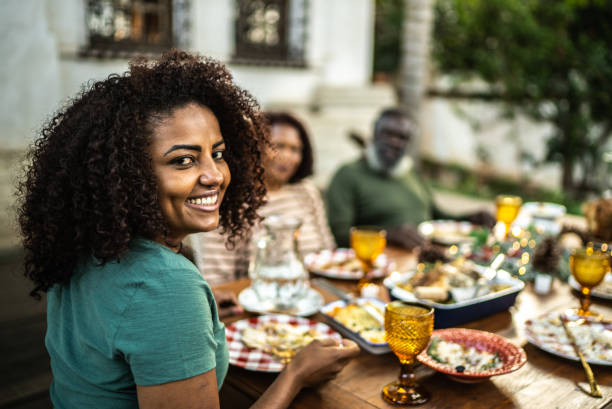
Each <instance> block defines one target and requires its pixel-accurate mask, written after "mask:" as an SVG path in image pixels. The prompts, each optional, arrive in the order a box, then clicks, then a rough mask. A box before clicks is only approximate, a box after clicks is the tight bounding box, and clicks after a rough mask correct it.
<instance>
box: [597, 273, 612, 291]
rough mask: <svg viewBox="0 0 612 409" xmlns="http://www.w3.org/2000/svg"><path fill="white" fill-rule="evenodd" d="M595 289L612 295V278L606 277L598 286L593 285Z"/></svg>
mask: <svg viewBox="0 0 612 409" xmlns="http://www.w3.org/2000/svg"><path fill="white" fill-rule="evenodd" d="M593 291H595V292H596V293H602V294H605V295H612V280H611V279H609V278H607V277H606V279H604V280H603V281H602V282H601V284H599V285H598V286H597V287H593Z"/></svg>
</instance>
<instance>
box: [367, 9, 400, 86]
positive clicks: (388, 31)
mask: <svg viewBox="0 0 612 409" xmlns="http://www.w3.org/2000/svg"><path fill="white" fill-rule="evenodd" d="M403 19H404V8H403V0H376V17H375V24H374V72H375V73H380V72H383V73H387V74H389V75H391V76H393V75H395V74H396V73H397V70H398V67H399V64H400V53H401V49H400V41H401V38H402V21H403Z"/></svg>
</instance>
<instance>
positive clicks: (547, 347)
mask: <svg viewBox="0 0 612 409" xmlns="http://www.w3.org/2000/svg"><path fill="white" fill-rule="evenodd" d="M558 317H559V313H549V314H544V315H541V316H539V317H537V318H533V319H529V320H527V321H526V322H525V336H526V337H527V340H528V341H529V342H530V343H532V344H533V345H535V346H536V347H538V348H540V349H542V350H544V351H546V352H548V353H551V354H553V355H557V356H559V357H561V358H566V359H571V360H572V361H579V359H578V357H577V356H576V353H575V352H574V348H573V347H572V346H571V344H570V343H569V340H568V339H567V335H566V334H565V330H564V329H563V327H562V325H561V323H559V325H553V322H554V320H556V319H557V318H558ZM544 325H546V327H544ZM585 325H589V326H590V328H592V329H593V331H596V332H597V333H598V334H599V337H601V338H606V339H612V325H611V324H601V323H587V324H585ZM570 330H571V327H570ZM574 338H576V340H577V341H578V342H579V343H580V340H581V339H584V338H585V337H584V336H580V334H579V335H576V332H574ZM581 350H582V353H583V354H584V355H585V359H586V361H587V362H588V363H591V364H596V365H606V366H612V356H610V359H605V360H604V359H600V358H597V357H594V356H592V355H591V353H590V351H588V350H586V349H585V348H584V346H582V347H581Z"/></svg>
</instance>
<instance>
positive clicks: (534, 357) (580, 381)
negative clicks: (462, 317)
mask: <svg viewBox="0 0 612 409" xmlns="http://www.w3.org/2000/svg"><path fill="white" fill-rule="evenodd" d="M386 254H387V256H388V257H390V258H392V259H394V260H396V261H397V265H398V266H399V268H400V269H401V268H405V267H407V266H409V265H411V264H413V263H414V255H412V254H411V253H408V252H406V251H403V250H400V249H395V248H389V249H387V250H386ZM331 281H332V282H333V284H335V285H337V286H340V287H342V288H344V289H345V290H354V289H355V287H356V283H354V282H350V281H342V280H331ZM249 285H250V282H249V280H248V279H242V280H238V281H233V282H230V283H225V284H222V285H218V286H216V287H214V289H215V290H225V291H233V292H235V293H236V294H238V293H239V292H240V291H241V290H243V289H244V288H246V287H248V286H249ZM313 288H315V289H316V290H318V291H319V292H320V293H321V294H322V295H323V298H324V299H325V302H331V301H333V300H336V299H337V297H336V296H334V295H333V294H331V293H329V292H327V291H325V290H324V289H321V288H318V287H316V286H315V285H314V284H313ZM577 296H578V293H577V292H576V291H575V290H572V289H571V287H570V286H569V285H568V284H567V283H564V282H561V281H559V280H555V282H554V283H553V287H552V290H551V292H550V293H549V294H547V295H538V294H536V292H535V291H534V289H533V286H532V284H530V283H528V284H527V285H526V286H525V288H524V289H523V290H522V291H521V293H520V294H519V295H518V297H517V299H516V302H515V304H514V306H512V307H511V308H510V309H509V310H508V311H503V312H498V313H495V314H492V315H490V316H488V317H485V318H482V319H479V320H476V321H472V322H467V323H464V324H462V325H460V327H463V328H471V329H478V330H483V331H489V332H493V333H495V334H498V335H501V336H503V337H506V338H507V339H509V340H511V341H512V342H514V343H515V344H516V345H520V346H521V347H523V349H524V350H525V352H526V354H527V363H526V364H525V365H524V366H523V367H522V368H520V369H519V370H517V371H515V372H512V373H509V374H505V375H500V376H495V377H492V378H489V379H488V380H485V381H483V382H479V383H473V384H465V383H458V382H457V381H454V380H452V379H451V378H449V377H448V376H446V375H444V374H442V373H439V372H436V371H434V370H433V369H430V368H428V367H426V366H424V365H418V366H417V367H416V369H415V372H416V375H417V379H418V382H419V383H420V384H421V385H423V386H425V388H426V389H427V390H429V392H430V393H431V400H430V401H429V402H427V403H425V404H424V405H422V406H421V407H422V408H437V409H443V408H453V409H456V408H476V409H477V408H546V409H548V408H567V409H570V408H571V409H576V408H610V409H612V367H608V366H599V365H592V369H593V372H594V374H595V378H596V380H597V382H598V383H599V385H600V388H601V392H602V394H603V398H593V397H591V396H589V395H588V394H586V393H585V392H583V390H582V389H581V388H586V389H587V390H588V384H587V383H586V376H585V373H584V370H583V368H582V366H581V365H580V363H579V362H576V361H572V360H569V359H565V358H562V357H559V356H556V355H552V354H550V353H547V352H545V351H543V350H541V349H539V348H537V347H536V346H534V345H532V344H530V343H528V342H527V339H526V337H525V333H524V328H525V321H526V320H527V319H529V318H534V317H537V316H539V315H542V314H545V313H548V312H555V311H559V312H560V311H562V310H564V309H566V308H569V307H575V306H577V305H578V298H577ZM593 301H594V302H593V306H592V308H593V309H594V310H596V311H598V312H601V313H602V314H603V315H604V317H606V318H612V302H609V301H606V300H598V299H593ZM252 316H255V314H251V313H248V312H245V313H243V314H240V315H234V316H231V317H228V318H224V319H223V321H224V322H225V323H226V324H230V323H232V322H235V321H237V320H240V319H244V318H248V317H252ZM310 319H313V320H316V321H324V317H323V315H322V314H320V313H317V314H315V315H313V316H312V317H310ZM398 375H399V361H398V359H397V357H396V356H395V355H393V354H392V353H386V354H382V355H373V354H370V353H368V352H366V351H363V350H362V351H361V353H360V354H359V355H358V356H357V357H356V358H355V359H353V360H352V361H351V362H349V363H348V364H347V366H346V367H345V368H344V369H343V370H342V372H340V373H339V374H338V376H337V377H336V378H335V379H333V380H331V381H328V382H325V383H323V384H321V385H319V386H317V387H313V388H306V389H303V390H302V391H301V392H300V393H299V394H298V396H297V397H296V398H295V400H294V401H293V403H292V404H291V408H303V409H341V408H347V409H361V408H364V409H365V408H369V409H374V408H392V407H394V406H393V405H390V404H388V403H387V402H385V401H384V400H383V398H382V395H381V390H382V388H383V386H384V385H386V384H387V383H389V382H392V381H394V380H395V379H397V377H398ZM276 376H277V374H275V373H267V372H255V371H249V370H246V369H243V368H240V367H236V366H230V368H229V371H228V374H227V377H226V379H225V382H224V386H223V388H222V390H221V405H222V408H228V409H230V408H231V409H239V408H246V407H249V406H250V405H251V404H252V403H253V402H255V401H256V400H257V398H258V397H259V396H261V394H262V393H263V392H264V391H265V390H266V388H267V387H268V386H269V385H270V384H271V383H272V382H273V381H274V379H275V378H276Z"/></svg>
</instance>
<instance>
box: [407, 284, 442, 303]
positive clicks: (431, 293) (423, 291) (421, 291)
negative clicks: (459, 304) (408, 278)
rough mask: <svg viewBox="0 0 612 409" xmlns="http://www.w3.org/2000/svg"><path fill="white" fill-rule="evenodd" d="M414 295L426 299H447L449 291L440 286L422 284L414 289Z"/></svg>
mask: <svg viewBox="0 0 612 409" xmlns="http://www.w3.org/2000/svg"><path fill="white" fill-rule="evenodd" d="M414 295H416V296H417V298H422V299H425V300H431V301H446V299H447V298H448V291H446V290H445V289H444V288H440V287H429V286H421V287H416V288H415V289H414Z"/></svg>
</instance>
